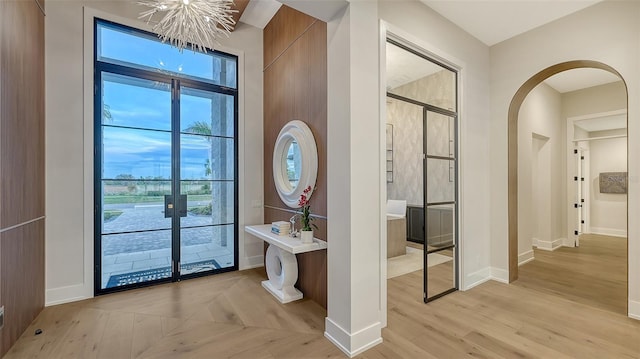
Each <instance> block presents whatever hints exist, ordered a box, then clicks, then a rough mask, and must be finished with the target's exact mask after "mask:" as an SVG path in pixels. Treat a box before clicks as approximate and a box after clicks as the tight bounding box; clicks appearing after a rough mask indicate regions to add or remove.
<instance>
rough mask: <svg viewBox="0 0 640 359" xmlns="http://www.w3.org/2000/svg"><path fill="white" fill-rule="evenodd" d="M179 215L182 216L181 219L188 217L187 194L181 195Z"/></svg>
mask: <svg viewBox="0 0 640 359" xmlns="http://www.w3.org/2000/svg"><path fill="white" fill-rule="evenodd" d="M178 213H179V214H180V217H186V216H187V195H186V194H181V195H180V209H179V211H178Z"/></svg>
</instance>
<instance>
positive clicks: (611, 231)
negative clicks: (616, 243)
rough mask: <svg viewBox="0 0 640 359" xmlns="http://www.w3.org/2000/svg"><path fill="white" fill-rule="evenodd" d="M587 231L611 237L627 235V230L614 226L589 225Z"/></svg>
mask: <svg viewBox="0 0 640 359" xmlns="http://www.w3.org/2000/svg"><path fill="white" fill-rule="evenodd" d="M589 233H591V234H600V235H603V236H611V237H624V238H626V237H627V231H625V230H624V229H616V228H604V227H591V231H590V232H589Z"/></svg>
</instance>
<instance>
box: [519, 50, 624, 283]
mask: <svg viewBox="0 0 640 359" xmlns="http://www.w3.org/2000/svg"><path fill="white" fill-rule="evenodd" d="M579 68H593V69H600V70H604V71H608V72H610V73H612V74H614V75H616V76H618V77H619V78H620V79H621V80H622V81H624V79H623V78H622V76H621V75H620V73H619V72H618V71H616V70H615V69H614V68H612V67H611V66H608V65H606V64H603V63H601V62H597V61H590V60H576V61H568V62H563V63H560V64H556V65H553V66H550V67H548V68H546V69H544V70H542V71H540V72H538V73H537V74H535V75H534V76H532V77H531V78H530V79H529V80H527V81H526V82H525V83H524V84H523V85H522V86H521V87H520V88H519V89H518V91H517V92H516V94H515V95H514V97H513V99H512V100H511V104H510V105H509V112H508V150H509V152H508V213H509V214H508V218H509V242H508V243H509V282H513V281H515V280H517V279H518V114H519V112H520V108H521V106H522V104H523V102H524V100H525V98H526V97H527V95H528V94H529V93H530V92H531V91H532V90H533V89H534V88H535V87H536V86H538V85H539V84H540V83H542V82H543V81H545V80H546V79H548V78H549V77H551V76H553V75H555V74H558V73H560V72H563V71H567V70H571V69H579ZM625 86H626V84H625ZM627 102H628V100H627Z"/></svg>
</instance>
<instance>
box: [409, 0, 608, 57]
mask: <svg viewBox="0 0 640 359" xmlns="http://www.w3.org/2000/svg"><path fill="white" fill-rule="evenodd" d="M420 1H422V2H423V3H425V4H426V5H427V6H429V7H430V8H432V9H433V10H435V11H437V12H438V13H439V14H440V15H442V16H444V17H445V18H447V19H449V21H451V22H453V23H454V24H456V25H458V26H459V27H461V28H462V29H464V30H465V31H466V32H468V33H470V34H471V35H473V36H474V37H476V38H477V39H478V40H480V41H482V42H484V43H485V44H487V45H489V46H492V45H495V44H497V43H499V42H502V41H504V40H506V39H509V38H512V37H514V36H516V35H519V34H522V33H524V32H527V31H529V30H531V29H534V28H536V27H539V26H541V25H544V24H546V23H549V22H551V21H554V20H556V19H559V18H561V17H564V16H567V15H569V14H572V13H574V12H576V11H579V10H582V9H584V8H586V7H589V6H591V5H593V4H596V3H598V2H600V1H603V0H569V1H560V0H493V1H485V0H420Z"/></svg>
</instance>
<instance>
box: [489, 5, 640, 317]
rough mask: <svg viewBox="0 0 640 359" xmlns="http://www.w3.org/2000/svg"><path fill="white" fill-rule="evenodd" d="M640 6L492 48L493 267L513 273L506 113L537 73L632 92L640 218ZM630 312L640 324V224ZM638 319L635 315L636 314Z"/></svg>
mask: <svg viewBox="0 0 640 359" xmlns="http://www.w3.org/2000/svg"><path fill="white" fill-rule="evenodd" d="M639 45H640V3H638V2H622V1H605V2H602V3H599V4H596V5H594V6H592V7H590V8H587V9H585V10H582V11H580V12H577V13H574V14H572V15H569V16H567V17H565V18H562V19H559V20H557V21H554V22H552V23H550V24H547V25H545V26H542V27H539V28H536V29H534V30H532V31H530V32H527V33H524V34H522V35H519V36H517V37H515V38H512V39H510V40H507V41H504V42H502V43H500V44H497V45H494V46H492V48H491V146H490V156H491V191H490V193H491V220H490V224H491V264H492V265H493V266H495V267H497V268H500V269H502V270H507V269H508V258H509V257H508V233H507V230H508V212H507V191H508V183H507V179H508V177H507V168H508V167H507V163H508V161H507V155H508V154H507V148H508V147H507V139H508V136H507V118H508V117H507V113H508V109H509V105H510V103H511V100H512V98H513V96H514V94H515V93H516V91H517V90H518V89H519V88H520V87H521V86H522V84H524V82H525V81H527V80H528V79H529V78H531V77H532V76H533V75H534V74H536V73H537V72H539V71H541V70H543V69H545V68H547V67H549V66H552V65H555V64H558V63H561V62H565V61H571V60H583V59H584V60H594V61H600V62H602V63H605V64H608V65H609V66H612V67H613V68H615V69H616V70H617V71H619V72H620V73H621V75H622V77H623V79H624V80H625V81H626V84H627V86H628V90H629V107H628V111H629V112H628V118H629V126H628V130H629V154H630V157H629V175H630V177H629V178H630V181H629V182H630V183H629V218H637V217H638V215H640V192H639V191H638V189H640V187H639V183H640V178H639V177H638V176H639V175H640V172H639V169H640V168H639V167H638V165H640V162H639V161H640V156H639V155H638V154H640V141H638V139H637V137H638V131H639V130H640V127H638V126H639V125H640V123H639V122H638V121H639V120H640V106H639V105H640V53H639V50H640V46H639ZM628 270H629V300H630V302H629V309H630V315H635V316H638V317H639V318H640V222H637V221H635V222H630V223H629V269H628ZM634 313H635V314H634Z"/></svg>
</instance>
